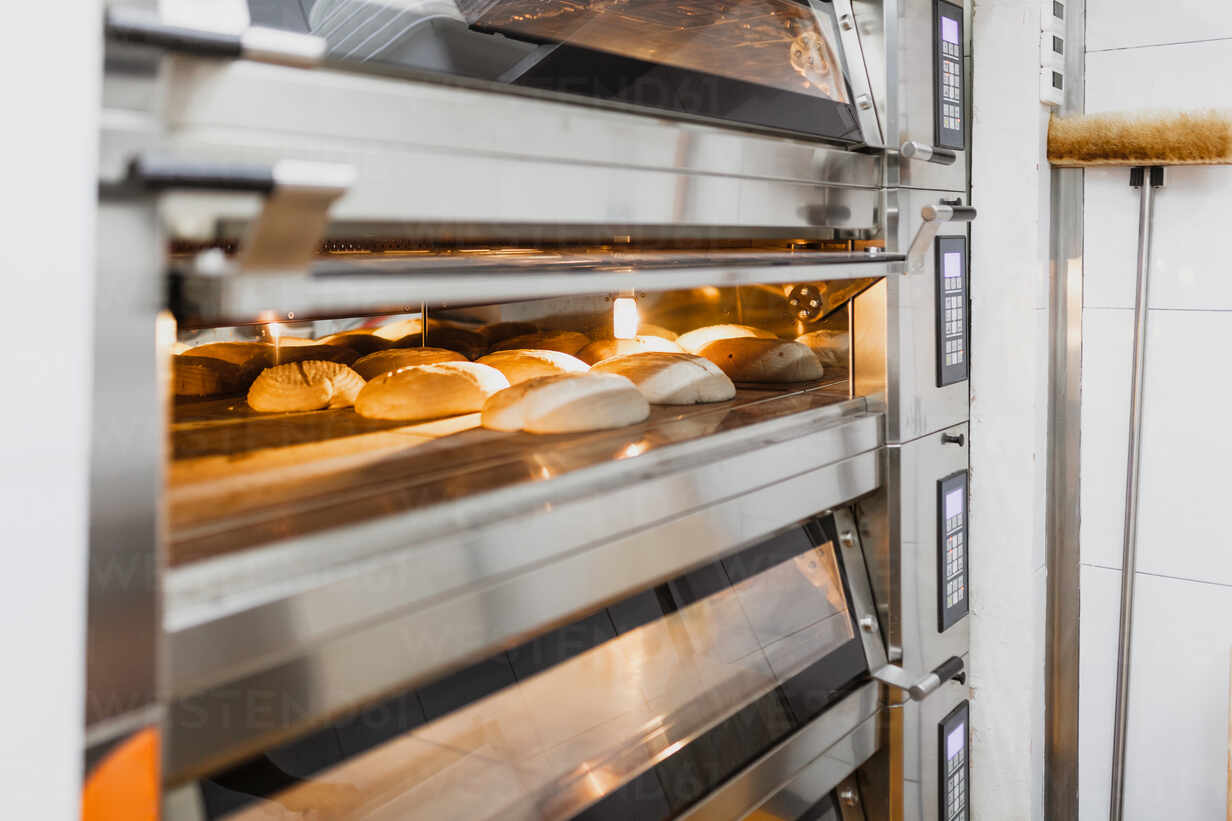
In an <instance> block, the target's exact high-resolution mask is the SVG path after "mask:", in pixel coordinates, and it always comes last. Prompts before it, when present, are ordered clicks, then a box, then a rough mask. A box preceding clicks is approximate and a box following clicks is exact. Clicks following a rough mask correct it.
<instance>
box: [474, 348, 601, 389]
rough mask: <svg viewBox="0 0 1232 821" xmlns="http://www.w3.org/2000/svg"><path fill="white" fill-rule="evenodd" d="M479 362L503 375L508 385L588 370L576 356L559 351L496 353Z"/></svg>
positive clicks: (480, 358) (483, 357)
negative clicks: (538, 377)
mask: <svg viewBox="0 0 1232 821" xmlns="http://www.w3.org/2000/svg"><path fill="white" fill-rule="evenodd" d="M479 362H480V363H481V364H484V365H491V366H492V367H493V368H496V369H497V370H498V371H500V372H501V373H503V374H504V375H505V378H506V379H508V380H509V384H510V385H516V384H518V383H519V382H525V381H526V380H527V379H534V378H535V377H537V376H553V375H555V374H558V373H586V371H588V370H590V366H588V365H587V364H586V363H585V362H583V361H582V360H580V359H578V358H577V357H576V356H570V355H569V354H567V353H561V352H560V351H522V350H518V351H497V352H496V353H490V354H488V355H487V356H481V357H479Z"/></svg>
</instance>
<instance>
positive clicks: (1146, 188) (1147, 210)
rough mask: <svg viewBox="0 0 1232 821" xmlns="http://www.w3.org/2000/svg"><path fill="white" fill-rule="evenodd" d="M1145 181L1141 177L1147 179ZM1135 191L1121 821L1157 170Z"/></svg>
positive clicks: (1115, 819)
mask: <svg viewBox="0 0 1232 821" xmlns="http://www.w3.org/2000/svg"><path fill="white" fill-rule="evenodd" d="M1148 175H1149V179H1147V178H1146V177H1148ZM1129 184H1130V185H1131V186H1133V187H1135V188H1138V190H1139V192H1140V200H1139V205H1138V291H1137V295H1136V296H1135V299H1134V372H1133V374H1134V375H1133V383H1132V385H1131V388H1130V394H1129V453H1128V456H1127V460H1126V470H1125V530H1124V543H1123V545H1122V553H1121V618H1120V628H1119V631H1118V632H1119V635H1118V646H1117V692H1116V719H1115V723H1114V724H1113V730H1112V796H1111V801H1110V803H1109V813H1108V817H1109V819H1110V820H1111V821H1121V816H1122V813H1123V811H1124V800H1125V738H1126V735H1125V734H1126V730H1127V729H1128V727H1127V725H1128V720H1129V663H1130V658H1129V653H1130V643H1131V640H1132V637H1133V626H1134V575H1135V567H1136V564H1137V553H1138V549H1137V548H1138V473H1139V468H1140V466H1141V465H1140V462H1141V455H1142V387H1143V382H1142V377H1143V371H1144V370H1145V368H1146V319H1147V308H1148V305H1149V304H1150V303H1149V301H1148V300H1149V290H1150V268H1151V210H1152V207H1153V205H1154V199H1155V189H1156V188H1159V187H1162V186H1163V184H1164V170H1163V168H1162V167H1158V166H1157V167H1153V168H1149V169H1148V168H1135V169H1133V170H1132V171H1131V172H1130V178H1129Z"/></svg>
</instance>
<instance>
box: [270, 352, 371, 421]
mask: <svg viewBox="0 0 1232 821" xmlns="http://www.w3.org/2000/svg"><path fill="white" fill-rule="evenodd" d="M363 386H364V378H363V377H362V376H360V375H359V374H357V373H356V372H355V371H353V370H351V369H350V368H348V367H347V366H346V365H343V364H341V363H339V362H323V361H321V360H309V361H307V362H289V363H287V364H285V365H275V366H274V367H272V368H267V369H266V370H264V371H262V372H261V375H260V376H258V377H257V379H256V381H255V382H253V383H252V387H251V388H249V389H248V406H249V407H251V408H252V409H253V410H255V411H261V412H263V413H280V412H281V413H285V412H290V411H310V410H321V409H322V408H347V407H350V406H351V405H354V404H355V397H356V396H357V395H358V394H359V391H360V389H361V388H363Z"/></svg>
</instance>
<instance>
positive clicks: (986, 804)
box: [970, 0, 1050, 821]
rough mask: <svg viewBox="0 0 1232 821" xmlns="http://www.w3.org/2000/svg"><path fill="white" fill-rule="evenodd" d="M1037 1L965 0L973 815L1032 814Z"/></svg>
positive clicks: (1038, 474) (1004, 819) (1042, 122)
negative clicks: (970, 10) (968, 3)
mask: <svg viewBox="0 0 1232 821" xmlns="http://www.w3.org/2000/svg"><path fill="white" fill-rule="evenodd" d="M1039 8H1040V6H1039V3H1038V2H1035V1H1034V0H976V3H975V8H974V17H973V30H972V35H973V39H974V43H973V47H972V53H973V59H974V64H975V80H974V84H973V86H974V87H973V93H974V96H973V104H974V116H973V118H972V128H973V136H972V144H973V152H972V170H971V203H972V204H973V205H974V206H975V207H976V208H977V209H978V210H979V213H980V216H979V217H978V218H977V220H976V222H975V224H974V226H973V227H972V240H971V248H972V260H971V299H972V306H971V333H972V343H971V350H972V352H973V353H972V357H971V367H972V371H971V519H970V531H971V532H970V539H971V546H972V547H971V577H972V578H971V608H972V612H971V684H972V686H973V688H974V693H975V697H974V701H973V705H972V730H973V733H972V739H973V741H972V746H973V751H972V758H971V761H972V765H971V766H972V775H971V806H972V813H971V815H972V817H973V818H979V819H996V820H997V821H1018V820H1019V819H1042V818H1043V764H1044V696H1043V693H1044V646H1045V645H1044V613H1045V592H1046V586H1047V575H1046V567H1045V563H1046V554H1045V550H1044V545H1045V505H1044V493H1045V478H1046V474H1047V464H1048V462H1047V456H1048V451H1047V442H1046V433H1047V412H1048V390H1047V388H1048V385H1047V377H1048V355H1049V345H1048V339H1049V337H1048V308H1049V291H1048V286H1049V244H1048V230H1049V208H1050V170H1049V167H1048V164H1047V162H1046V160H1045V145H1046V143H1045V138H1046V133H1047V123H1048V110H1047V109H1046V108H1045V107H1044V106H1043V105H1041V104H1040V102H1039V19H1040V13H1039Z"/></svg>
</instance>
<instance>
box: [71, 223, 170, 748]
mask: <svg viewBox="0 0 1232 821" xmlns="http://www.w3.org/2000/svg"><path fill="white" fill-rule="evenodd" d="M97 236H98V269H97V281H96V283H95V286H94V291H95V309H94V368H93V372H94V393H93V410H92V414H93V436H92V439H91V453H90V559H89V569H90V575H89V616H88V619H89V621H88V628H87V636H88V639H87V641H88V646H87V654H86V705H85V720H86V724H87V726H90V725H96V726H97V725H98V724H99V722H102V721H104V720H107V721H108V724H107V725H106V726H107V727H109V728H111V729H112V730H114V732H116V733H123V732H127V731H129V730H130V729H131V728H132V725H134V723H135V725H141V724H144V723H146V722H147V721H148V720H149V715H148V711H145V710H143V708H147V707H148V706H149V705H151V704H153V703H154V702H155V701H156V699H157V690H158V687H157V683H158V678H159V676H158V667H157V654H156V648H157V646H158V642H159V598H160V593H159V568H160V565H161V556H160V553H159V539H160V536H161V533H160V527H161V516H160V499H161V492H162V465H163V460H164V452H163V428H164V427H165V422H164V413H165V410H166V408H165V397H166V395H167V393H166V389H165V388H166V385H167V383H166V381H165V380H166V373H165V370H164V369H163V368H161V367H159V365H158V363H159V362H160V358H159V356H158V342H159V340H158V328H157V322H156V319H155V317H156V315H157V314H158V309H159V305H160V302H161V299H162V287H161V285H160V276H159V271H158V270H157V263H158V259H159V240H160V234H159V231H158V226H157V222H156V220H155V216H154V211H153V208H152V207H151V206H150V204H149V203H148V202H147V203H142V202H139V201H103V202H101V203H100V205H99V210H98V234H97ZM167 344H169V342H168V343H167ZM130 713H136V714H137V715H136V716H135V717H134V718H133V720H132V721H127V720H126V719H124V718H123V717H124V716H125V715H126V714H130ZM100 732H101V731H97V730H96V731H95V732H94V734H93V736H92V737H91V743H92V744H97V743H101V742H102V741H104V740H105V739H104V738H102V737H100Z"/></svg>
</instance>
